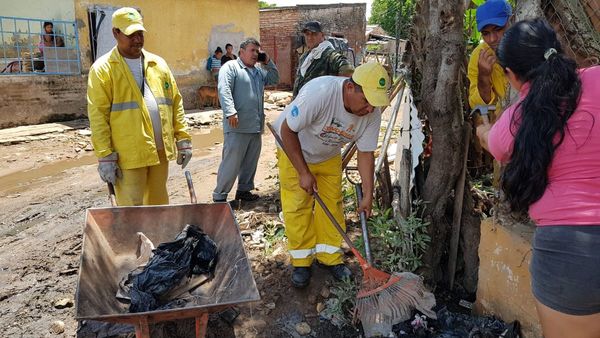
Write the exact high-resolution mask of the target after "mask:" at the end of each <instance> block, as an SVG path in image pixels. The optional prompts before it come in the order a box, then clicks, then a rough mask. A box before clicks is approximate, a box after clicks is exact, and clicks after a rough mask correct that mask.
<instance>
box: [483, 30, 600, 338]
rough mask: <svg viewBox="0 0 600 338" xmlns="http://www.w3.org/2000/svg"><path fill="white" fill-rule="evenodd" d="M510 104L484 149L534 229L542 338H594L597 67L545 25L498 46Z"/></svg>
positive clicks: (599, 136)
mask: <svg viewBox="0 0 600 338" xmlns="http://www.w3.org/2000/svg"><path fill="white" fill-rule="evenodd" d="M497 57H498V60H499V63H500V65H501V66H502V67H503V68H504V71H505V73H506V76H507V77H508V79H509V81H510V83H511V85H512V87H513V88H515V89H516V90H518V91H519V94H520V98H519V100H518V101H517V103H516V104H514V105H512V106H510V107H509V108H507V109H506V110H505V112H504V113H503V115H502V116H501V117H500V119H499V120H498V121H497V122H496V123H495V124H494V126H493V127H491V126H490V125H489V124H485V125H482V126H480V127H478V128H477V135H478V136H479V138H480V140H481V142H482V144H483V145H484V147H486V149H488V150H489V151H490V153H491V154H492V155H494V157H495V158H496V159H497V160H499V161H500V162H503V163H506V168H505V170H504V173H503V174H502V177H501V183H500V186H501V188H502V190H503V191H504V193H505V197H506V200H507V202H508V203H509V205H510V207H511V209H512V210H514V211H527V212H529V216H530V217H531V219H532V220H533V221H534V222H535V223H536V225H537V227H536V230H535V235H534V239H533V255H532V261H531V266H530V268H529V270H530V272H531V279H532V291H533V294H534V296H535V298H536V306H537V310H538V315H539V318H540V322H541V324H542V328H543V331H544V336H545V337H546V338H554V337H557V338H558V337H560V338H563V337H590V338H592V337H594V338H597V337H600V67H597V66H596V67H592V68H587V69H579V70H578V69H577V66H576V63H575V62H574V61H573V60H571V59H569V58H568V57H567V56H565V55H564V53H563V50H562V48H561V45H560V42H559V41H558V39H557V36H556V33H555V32H554V30H553V29H552V27H551V26H550V25H549V24H548V23H547V22H546V21H544V20H542V19H533V20H524V21H520V22H518V23H516V24H515V25H513V26H512V27H511V28H510V29H509V30H508V31H506V33H505V34H504V37H503V39H502V41H501V42H500V45H499V46H498V49H497Z"/></svg>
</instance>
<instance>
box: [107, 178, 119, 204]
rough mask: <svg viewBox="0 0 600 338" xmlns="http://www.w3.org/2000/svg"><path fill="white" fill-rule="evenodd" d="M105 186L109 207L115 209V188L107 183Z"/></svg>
mask: <svg viewBox="0 0 600 338" xmlns="http://www.w3.org/2000/svg"><path fill="white" fill-rule="evenodd" d="M106 185H108V200H109V201H110V205H111V206H113V207H116V206H117V197H116V194H115V186H114V185H113V184H112V183H110V182H107V183H106Z"/></svg>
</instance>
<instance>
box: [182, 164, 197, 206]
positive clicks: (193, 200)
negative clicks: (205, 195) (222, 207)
mask: <svg viewBox="0 0 600 338" xmlns="http://www.w3.org/2000/svg"><path fill="white" fill-rule="evenodd" d="M185 180H186V182H187V186H188V190H189V192H190V202H191V203H192V204H196V203H197V199H196V191H195V190H194V182H193V181H192V174H191V173H190V171H189V170H186V171H185Z"/></svg>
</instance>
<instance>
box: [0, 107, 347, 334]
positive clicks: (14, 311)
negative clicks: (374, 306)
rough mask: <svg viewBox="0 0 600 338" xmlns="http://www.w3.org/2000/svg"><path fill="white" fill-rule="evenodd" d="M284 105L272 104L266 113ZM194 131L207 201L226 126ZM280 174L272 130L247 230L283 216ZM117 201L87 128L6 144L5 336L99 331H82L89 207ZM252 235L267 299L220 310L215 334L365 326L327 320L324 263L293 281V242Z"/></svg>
mask: <svg viewBox="0 0 600 338" xmlns="http://www.w3.org/2000/svg"><path fill="white" fill-rule="evenodd" d="M278 114H279V112H278V111H271V112H268V113H267V120H270V121H273V120H274V119H275V118H276V117H277V116H278ZM193 135H194V136H193V138H194V139H193V145H194V150H193V151H194V157H193V158H192V160H191V162H190V163H189V165H188V167H187V169H189V170H190V172H191V173H192V177H193V180H194V183H195V190H196V195H197V198H198V202H199V203H208V202H210V201H211V192H212V189H213V188H214V186H215V183H216V173H217V168H218V165H219V162H220V156H221V149H222V144H221V143H222V137H223V136H222V131H221V129H220V128H219V126H218V125H213V126H212V128H211V127H201V128H198V127H195V128H194V129H193ZM169 170H170V172H169V181H168V188H169V193H170V199H171V203H172V204H181V203H188V201H189V197H188V191H187V187H186V183H185V178H184V175H183V171H182V170H181V168H179V166H177V165H176V164H175V163H174V162H171V165H170V168H169ZM276 174H277V172H276V158H275V145H274V142H273V138H272V136H271V135H269V134H265V135H263V151H262V155H261V158H260V162H259V164H258V171H257V176H256V183H257V190H258V191H257V193H258V194H259V195H261V196H262V199H261V200H260V201H259V202H256V203H253V204H247V205H242V206H238V207H237V209H236V210H235V213H236V215H237V217H238V222H239V223H240V228H241V230H242V231H243V232H244V233H246V234H247V235H251V234H252V233H253V232H254V231H255V230H256V229H257V227H262V226H264V224H265V223H267V222H274V221H276V220H277V217H278V216H277V214H278V212H279V210H280V209H279V208H280V207H279V202H278V198H279V197H278V192H277V187H276ZM230 197H232V196H230ZM108 205H109V201H108V198H107V189H106V185H105V184H103V183H102V182H101V181H100V179H99V177H98V174H97V171H96V159H95V156H94V155H93V152H92V151H91V145H90V144H89V133H88V131H87V130H86V129H85V128H84V129H75V130H69V131H65V132H62V133H53V134H50V135H48V137H47V138H46V139H38V140H33V141H29V142H24V143H18V144H11V145H6V144H5V145H1V146H0V247H1V250H0V332H1V334H0V336H2V337H46V336H48V337H52V336H66V337H73V336H78V335H79V336H95V335H91V334H90V333H89V332H87V331H85V330H80V331H79V333H78V322H77V321H76V319H75V304H74V299H75V289H76V283H77V274H78V266H79V258H80V253H81V241H82V233H83V226H84V224H85V223H84V220H85V210H86V209H87V208H93V207H105V206H108ZM244 239H245V243H246V251H247V253H248V256H249V258H250V260H251V265H252V268H253V273H254V277H255V280H256V282H257V286H258V288H259V291H260V293H261V298H262V301H261V302H258V303H255V304H251V305H244V306H241V307H240V308H239V310H240V315H239V316H238V318H237V319H236V320H235V321H234V322H233V323H232V324H229V323H226V322H225V321H224V320H223V319H222V318H221V317H219V316H211V320H210V322H209V336H211V337H299V336H300V335H299V333H298V332H297V331H296V330H295V325H296V324H297V323H299V322H306V323H308V324H309V326H310V327H311V332H310V333H309V334H308V335H307V336H312V337H320V336H324V337H335V336H339V337H342V336H344V337H348V336H353V335H356V332H353V331H352V330H349V331H340V330H338V329H336V328H335V327H333V326H332V325H331V324H330V323H329V322H322V321H320V320H319V315H318V313H317V311H316V307H317V306H318V304H319V303H320V302H323V301H324V300H325V299H324V298H326V297H323V296H322V295H323V294H324V295H327V294H328V292H327V290H326V289H327V288H328V286H329V285H331V277H330V275H329V273H327V272H326V271H321V270H320V269H319V268H315V271H313V273H314V278H313V281H312V283H311V285H310V287H309V288H307V289H305V290H301V291H297V290H293V289H292V288H291V286H290V283H289V276H290V271H291V270H290V268H289V267H288V265H289V262H288V261H287V254H286V253H285V244H284V242H283V241H281V242H277V241H271V242H270V243H268V245H267V247H268V248H265V245H264V244H265V243H264V241H263V243H262V244H261V243H257V242H256V241H255V240H254V239H255V238H254V239H252V238H251V236H245V238H244ZM259 242H260V241H259ZM324 289H325V291H324ZM165 327H167V326H163V327H158V326H157V327H155V328H154V333H153V335H154V336H161V335H162V336H181V337H185V336H189V334H190V332H189V331H188V332H185V331H184V332H181V331H182V330H181V329H172V330H171V331H169V329H168V328H165ZM171 327H172V326H171ZM160 330H162V331H161V332H162V334H161V332H158V331H160ZM61 331H62V332H61ZM82 332H85V335H84V333H82ZM104 333H106V331H105V332H104ZM125 335H126V334H125Z"/></svg>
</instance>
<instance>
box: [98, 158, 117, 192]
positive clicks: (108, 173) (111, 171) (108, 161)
mask: <svg viewBox="0 0 600 338" xmlns="http://www.w3.org/2000/svg"><path fill="white" fill-rule="evenodd" d="M118 160H119V154H117V153H111V154H110V155H108V156H106V157H102V158H100V159H98V173H99V174H100V178H101V179H102V180H103V181H104V182H106V183H112V184H113V185H114V184H115V183H116V182H117V178H121V177H123V174H122V173H121V169H120V168H119V165H118V164H117V161H118Z"/></svg>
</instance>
